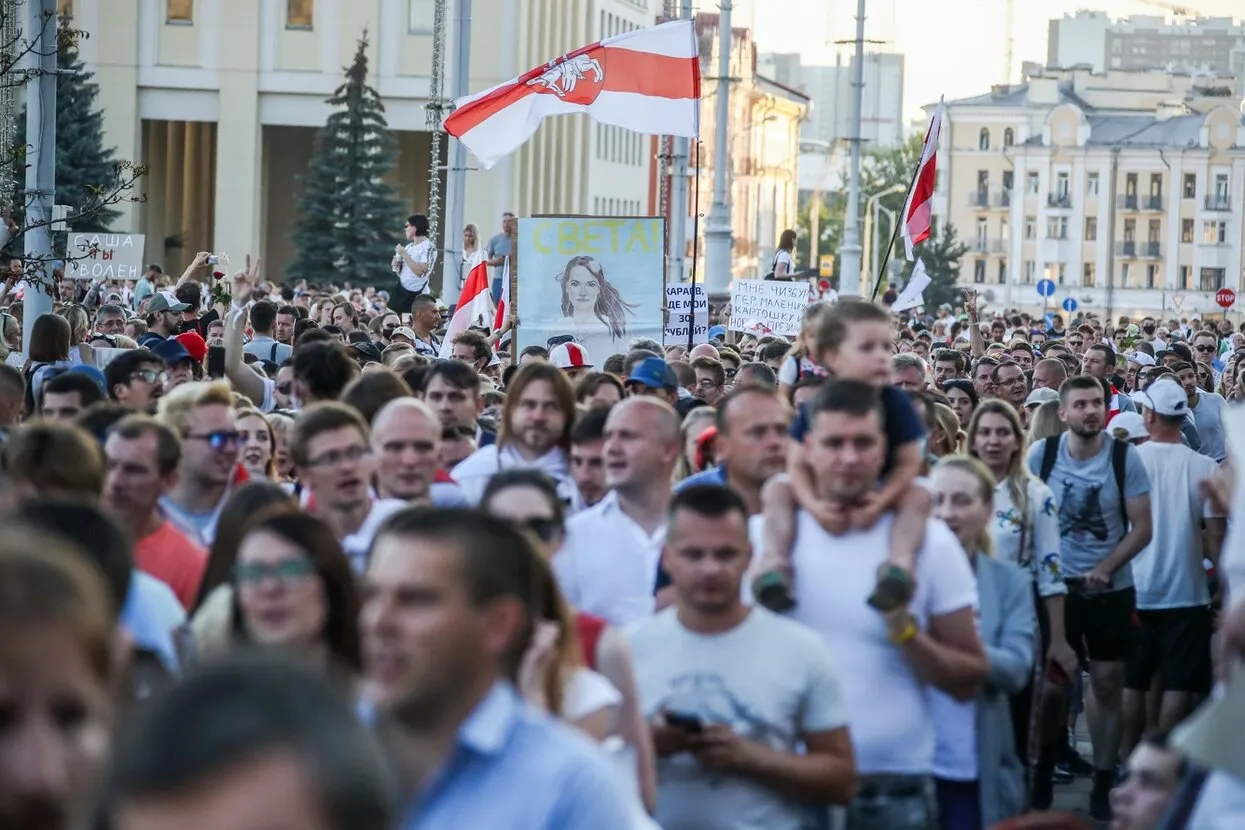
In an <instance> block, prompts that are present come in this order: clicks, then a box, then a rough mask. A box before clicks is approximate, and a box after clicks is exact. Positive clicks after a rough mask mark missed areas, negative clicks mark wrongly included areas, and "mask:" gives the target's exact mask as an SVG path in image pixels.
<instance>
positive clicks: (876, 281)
mask: <svg viewBox="0 0 1245 830" xmlns="http://www.w3.org/2000/svg"><path fill="white" fill-rule="evenodd" d="M919 175H921V160H920V158H918V159H917V160H916V169H915V170H913V171H912V181H910V182H908V190H907V194H908V195H907V196H904V207H907V206H908V198H909V197H910V196H911V195H912V188H914V187H916V178H917V176H919ZM898 216H899V218H898V219H896V220H895V227H893V228H891V238H890V244H889V245H887V246H886V251H885V253H883V254H882V264H881V265H880V266H878V272H877V273H876V274H874V276H873V297H872V298H871V301H872V302H877V299H878V289H879V288H881V287H882V275H883V274H885V273H886V266H887V264H888V263H889V262H890V261H891V251H893V250H894V249H895V240H896V239H897V238H898V237H899V228H900V226H901V225H902V224H903V222H904V219H905V217H904V216H903V210H900V212H899V214H898Z"/></svg>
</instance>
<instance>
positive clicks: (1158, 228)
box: [1146, 219, 1163, 245]
mask: <svg viewBox="0 0 1245 830" xmlns="http://www.w3.org/2000/svg"><path fill="white" fill-rule="evenodd" d="M1162 238H1163V223H1162V222H1160V221H1159V220H1158V219H1151V220H1150V226H1149V227H1148V228H1147V229H1146V241H1147V242H1150V243H1152V244H1154V245H1157V244H1159V242H1160V241H1162Z"/></svg>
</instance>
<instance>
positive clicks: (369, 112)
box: [286, 32, 402, 285]
mask: <svg viewBox="0 0 1245 830" xmlns="http://www.w3.org/2000/svg"><path fill="white" fill-rule="evenodd" d="M367 43H368V41H367V33H366V32H364V34H363V37H362V38H360V39H359V45H358V49H357V50H356V51H355V56H354V62H353V63H352V64H351V65H350V66H349V67H347V68H346V69H345V73H346V78H345V81H344V82H343V83H342V85H341V86H339V87H338V88H337V90H336V91H335V92H334V93H333V95H332V97H330V98H329V99H328V103H329V104H330V105H331V106H333V107H334V108H335V109H336V110H337V111H336V112H334V113H333V114H332V115H330V116H329V118H328V121H327V122H326V123H325V125H324V126H323V127H322V128H320V130H319V132H317V133H316V139H315V146H314V149H313V151H312V155H311V162H310V163H309V164H308V167H307V172H306V173H305V174H304V175H303V176H301V177H300V181H301V182H302V184H303V188H304V189H303V194H302V197H301V198H300V199H299V219H298V223H297V225H296V226H295V230H294V247H295V249H296V254H295V258H294V261H293V262H291V263H290V265H289V267H288V268H287V269H286V273H287V274H288V276H289V277H290V278H291V279H305V280H307V281H309V282H312V283H325V282H330V281H333V280H340V279H342V278H343V277H344V278H346V279H349V280H351V281H352V282H355V283H363V284H370V285H380V284H383V283H387V282H392V281H393V271H392V270H391V268H390V262H391V261H392V259H393V246H394V243H395V242H396V241H397V239H396V234H395V232H394V228H395V227H396V223H398V222H399V221H401V217H402V203H401V202H400V201H399V199H398V196H397V194H396V193H395V191H394V189H393V187H391V186H390V185H389V183H388V182H387V181H386V180H385V176H386V175H387V174H388V173H389V172H390V171H391V170H392V169H393V166H394V162H395V160H396V158H397V141H396V139H395V138H394V136H393V133H391V132H390V131H389V125H388V123H387V122H386V121H385V107H384V105H383V104H382V103H381V100H380V94H379V93H377V91H376V90H375V88H373V87H372V86H371V85H370V84H368V82H367V52H366V50H367Z"/></svg>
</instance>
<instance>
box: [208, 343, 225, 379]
mask: <svg viewBox="0 0 1245 830" xmlns="http://www.w3.org/2000/svg"><path fill="white" fill-rule="evenodd" d="M207 373H208V377H210V378H213V379H216V378H223V377H224V376H225V347H224V346H208V354H207Z"/></svg>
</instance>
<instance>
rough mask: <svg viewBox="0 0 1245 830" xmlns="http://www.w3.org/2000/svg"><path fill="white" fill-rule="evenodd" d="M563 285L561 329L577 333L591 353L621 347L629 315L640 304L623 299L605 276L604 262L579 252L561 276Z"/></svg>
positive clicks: (610, 350)
mask: <svg viewBox="0 0 1245 830" xmlns="http://www.w3.org/2000/svg"><path fill="white" fill-rule="evenodd" d="M558 284H559V285H560V286H561V289H562V299H561V302H560V306H559V307H560V308H561V310H562V319H561V320H560V321H558V323H557V330H558V331H561V330H562V329H566V330H567V331H566V333H568V334H572V335H574V336H575V340H576V341H577V342H579V343H581V344H583V345H584V346H585V347H586V348H587V349H588V354H589V355H597V354H600V355H601V356H600V357H599V358H598V359H599V360H603V359H604V358H605V357H606V356H607V355H609V354H612V353H613V352H616V351H620V350H621V349H619V348H616V347H615V344H616V343H618V342H619V341H624V344H625V341H626V338H627V315H628V314H634V312H633V311H632V309H634V308H636V307H637V306H636V305H633V304H631V303H628V302H626V301H625V300H623V298H622V295H621V294H619V293H618V289H617V288H615V287H614V286H613V285H611V284H610V282H609V280H607V279H606V278H605V270H604V269H603V268H602V267H601V263H599V262H597V261H596V260H595V259H593V258H592V257H590V256H577V257H575V258H573V259H571V260H570V261H569V262H568V263H566V268H565V269H564V270H563V271H562V274H561V276H559V277H558Z"/></svg>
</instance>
